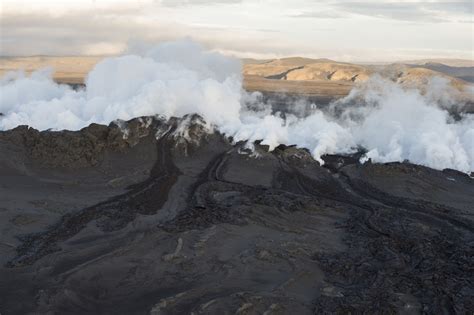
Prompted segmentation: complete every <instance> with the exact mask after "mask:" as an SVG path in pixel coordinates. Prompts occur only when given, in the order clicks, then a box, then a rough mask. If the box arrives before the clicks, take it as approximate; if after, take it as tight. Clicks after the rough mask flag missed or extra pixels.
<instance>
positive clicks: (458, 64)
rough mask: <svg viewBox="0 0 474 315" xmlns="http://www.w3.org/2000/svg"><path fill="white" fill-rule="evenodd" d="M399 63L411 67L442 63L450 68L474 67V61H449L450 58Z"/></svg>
mask: <svg viewBox="0 0 474 315" xmlns="http://www.w3.org/2000/svg"><path fill="white" fill-rule="evenodd" d="M399 63H403V64H409V65H425V64H427V63H428V64H429V63H440V64H443V65H446V66H450V67H474V60H472V59H449V58H437V59H418V60H404V61H400V62H399Z"/></svg>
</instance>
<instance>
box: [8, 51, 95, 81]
mask: <svg viewBox="0 0 474 315" xmlns="http://www.w3.org/2000/svg"><path fill="white" fill-rule="evenodd" d="M103 58H104V57H98V56H94V57H92V56H91V57H88V56H81V57H76V56H67V57H51V56H34V57H2V58H0V76H3V75H4V74H5V73H6V72H9V71H17V70H24V71H25V72H26V73H31V72H33V71H36V70H39V69H42V68H47V67H51V68H53V70H54V79H55V80H57V81H58V82H63V83H70V84H81V83H83V82H84V78H85V77H86V75H87V73H89V71H90V70H91V69H92V68H93V67H94V66H95V65H96V64H97V63H98V62H99V61H100V60H102V59H103Z"/></svg>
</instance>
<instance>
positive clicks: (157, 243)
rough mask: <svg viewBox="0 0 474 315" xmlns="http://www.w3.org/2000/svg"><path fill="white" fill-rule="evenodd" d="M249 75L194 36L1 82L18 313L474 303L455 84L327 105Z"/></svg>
mask: <svg viewBox="0 0 474 315" xmlns="http://www.w3.org/2000/svg"><path fill="white" fill-rule="evenodd" d="M183 45H184V46H183ZM178 52H179V53H178ZM190 52H191V53H192V54H193V56H194V57H195V58H194V59H190V58H188V57H189V55H188V54H189V53H190ZM190 60H192V62H191V61H190ZM236 71H237V72H236ZM239 71H240V70H239V66H238V64H237V66H236V64H235V62H234V61H233V60H229V59H227V57H223V56H220V55H216V54H210V53H207V52H204V51H202V50H201V49H200V48H199V47H197V46H195V44H192V43H189V42H184V43H183V42H181V43H168V44H165V45H163V46H160V47H158V48H156V49H155V50H154V51H152V52H150V53H149V55H147V56H128V57H119V58H112V59H109V60H106V61H104V62H103V63H99V64H98V65H97V67H96V68H95V69H94V70H93V71H92V72H91V73H90V74H89V77H88V79H87V87H86V88H85V89H79V90H73V89H71V88H69V87H67V86H64V85H58V84H56V83H54V82H53V81H52V80H50V79H49V78H47V77H45V76H43V75H42V74H41V73H36V74H34V75H33V76H32V77H21V75H20V76H18V74H15V75H12V74H10V75H9V76H7V77H5V78H4V79H3V81H2V85H1V88H2V98H1V103H0V112H2V113H3V115H2V116H0V128H1V129H3V131H0V196H1V198H0V264H1V267H0V312H1V313H2V314H54V313H59V314H91V313H93V314H188V313H193V314H228V313H229V314H230V313H236V314H320V313H341V314H347V313H353V314H354V313H355V314H359V313H371V314H374V313H403V314H419V313H424V314H439V313H445V314H455V313H460V314H464V313H471V312H472V311H473V310H474V304H473V302H472V301H473V300H474V299H473V296H474V287H473V282H474V278H473V274H474V273H473V270H472V259H473V254H474V249H473V244H474V233H473V232H474V222H473V219H472V218H473V214H474V207H473V204H474V180H473V179H472V177H470V175H469V174H470V172H471V171H472V170H473V165H474V161H473V155H474V152H473V147H474V144H473V136H474V124H473V116H472V113H468V112H466V111H465V110H463V108H464V107H463V104H462V103H460V102H457V101H456V100H455V99H453V98H452V94H450V89H449V87H447V86H446V85H445V83H446V82H444V81H442V80H441V81H439V80H434V81H433V82H431V88H432V89H430V88H429V89H428V90H426V91H424V92H421V91H419V90H416V89H406V88H403V87H400V86H399V85H397V84H396V83H393V82H390V81H387V80H386V79H382V78H381V77H374V78H373V79H371V80H369V81H368V82H367V83H365V84H363V85H361V86H358V87H357V88H356V89H355V90H353V91H352V92H351V93H350V95H349V96H348V97H346V98H343V99H340V100H338V101H334V102H331V103H330V104H310V103H307V102H305V101H302V100H295V99H293V98H288V99H285V98H280V99H278V100H277V102H274V100H272V99H271V98H265V97H263V96H262V95H261V94H259V93H256V94H255V93H250V94H249V93H247V92H245V91H243V90H242V80H241V77H240V76H239V74H238V73H239ZM282 100H283V102H282ZM26 125H30V127H28V126H26ZM35 128H36V129H35ZM50 128H51V129H50ZM38 129H39V130H38ZM64 129H69V130H64ZM421 164H422V165H421Z"/></svg>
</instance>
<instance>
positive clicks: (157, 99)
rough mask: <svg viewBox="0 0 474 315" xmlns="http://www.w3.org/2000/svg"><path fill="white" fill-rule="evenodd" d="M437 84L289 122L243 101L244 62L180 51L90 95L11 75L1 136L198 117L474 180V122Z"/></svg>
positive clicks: (367, 90) (138, 65) (5, 86)
mask: <svg viewBox="0 0 474 315" xmlns="http://www.w3.org/2000/svg"><path fill="white" fill-rule="evenodd" d="M435 83H436V84H435V85H436V91H431V90H428V92H427V93H424V94H423V95H422V94H421V93H420V92H419V91H418V90H414V89H413V90H407V89H403V88H402V87H400V86H399V85H397V84H395V83H393V82H391V81H387V80H385V79H383V78H381V77H374V78H372V79H371V80H369V82H367V83H366V84H365V85H364V86H361V87H358V88H355V89H354V90H353V91H352V92H351V93H350V94H349V96H347V97H346V98H344V99H342V100H339V101H337V102H335V103H333V104H332V105H331V106H329V107H328V108H321V109H318V108H315V109H314V110H313V111H312V112H311V114H310V115H308V116H306V117H303V118H301V117H297V116H295V115H291V114H288V113H286V114H285V115H284V116H283V115H280V114H279V113H276V114H272V113H271V111H269V110H268V108H267V107H266V106H265V104H260V103H258V98H256V97H255V95H249V94H247V93H246V92H245V91H243V89H242V78H241V65H240V62H239V61H238V60H236V59H232V58H228V57H224V56H222V55H219V54H216V53H210V52H206V51H204V50H203V49H202V48H201V47H200V46H199V45H198V44H196V43H193V42H191V41H179V42H170V43H164V44H161V45H159V46H157V47H156V48H154V49H152V50H151V51H149V52H148V53H147V54H146V55H144V56H135V55H129V56H122V57H116V58H108V59H105V60H104V61H102V62H100V63H99V64H97V65H96V67H95V68H94V69H93V70H92V71H91V72H90V73H89V75H88V77H87V80H86V85H87V88H86V89H85V90H79V91H75V90H73V89H71V88H69V87H67V86H64V85H58V84H56V83H54V82H53V81H52V79H51V73H50V72H47V71H41V72H36V73H33V74H32V75H31V76H30V77H25V76H24V75H23V74H22V73H10V74H8V75H6V76H5V77H4V78H3V79H2V80H1V81H0V89H1V90H0V91H1V94H0V113H3V116H0V130H5V129H10V128H14V127H16V126H18V125H30V126H32V127H34V128H37V129H40V130H44V129H54V130H62V129H69V130H77V129H80V128H82V127H85V126H87V125H89V124H90V123H101V124H108V123H110V122H111V121H113V120H116V119H124V120H127V119H131V118H134V117H137V116H149V115H157V114H159V115H164V116H167V117H170V116H183V115H185V114H191V113H197V114H200V115H201V116H202V117H203V118H204V119H205V120H206V121H207V123H208V124H209V125H212V126H215V127H216V128H217V129H219V130H220V131H221V132H223V133H225V134H227V135H229V136H233V138H234V140H235V141H240V140H248V141H249V142H252V141H255V140H262V143H263V144H267V145H269V146H270V148H271V149H272V148H274V147H276V146H277V145H279V144H296V145H298V146H299V147H305V148H308V149H310V150H311V152H312V154H313V156H314V157H315V159H317V160H319V161H320V162H322V160H321V156H322V155H324V154H335V153H350V152H354V151H355V150H356V148H358V147H364V148H365V149H366V150H367V151H368V152H367V154H366V157H365V158H366V159H368V158H371V159H372V161H374V162H389V161H403V160H409V161H411V162H413V163H417V164H422V165H426V166H429V167H432V168H436V169H444V168H454V169H457V170H460V171H464V172H470V171H473V170H474V116H473V115H472V114H464V115H462V116H461V118H460V119H458V120H457V121H455V120H454V119H453V118H452V117H451V116H450V115H449V113H448V111H447V110H446V109H445V108H446V106H447V105H446V104H448V105H449V104H451V103H454V102H452V100H450V99H449V93H446V92H443V93H440V91H441V90H443V89H441V88H440V83H439V81H436V82H435ZM428 89H429V86H428ZM443 91H448V90H443ZM437 95H441V96H442V99H440V98H441V96H440V97H437ZM437 98H438V99H437ZM439 99H440V100H439ZM249 103H250V106H248V104H249ZM243 104H245V105H243ZM440 104H441V105H443V106H440ZM454 104H455V103H454ZM289 106H291V104H290V105H289Z"/></svg>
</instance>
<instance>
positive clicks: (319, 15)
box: [289, 11, 347, 19]
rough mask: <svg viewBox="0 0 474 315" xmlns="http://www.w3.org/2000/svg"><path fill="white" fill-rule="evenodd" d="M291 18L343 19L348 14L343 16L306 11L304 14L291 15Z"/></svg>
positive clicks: (333, 13)
mask: <svg viewBox="0 0 474 315" xmlns="http://www.w3.org/2000/svg"><path fill="white" fill-rule="evenodd" d="M289 16H290V17H296V18H315V19H341V18H344V17H346V16H347V14H341V13H339V12H336V11H305V12H302V13H297V14H292V15H289Z"/></svg>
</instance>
